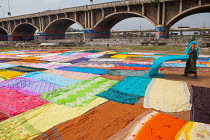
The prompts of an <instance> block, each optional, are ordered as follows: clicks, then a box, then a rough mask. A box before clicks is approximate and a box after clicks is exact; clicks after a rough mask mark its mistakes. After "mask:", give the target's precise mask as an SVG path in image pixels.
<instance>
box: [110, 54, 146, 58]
mask: <svg viewBox="0 0 210 140" xmlns="http://www.w3.org/2000/svg"><path fill="white" fill-rule="evenodd" d="M141 56H142V55H129V54H116V55H113V56H111V57H112V58H127V57H141Z"/></svg>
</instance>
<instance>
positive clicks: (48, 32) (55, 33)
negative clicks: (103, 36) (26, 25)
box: [40, 18, 84, 40]
mask: <svg viewBox="0 0 210 140" xmlns="http://www.w3.org/2000/svg"><path fill="white" fill-rule="evenodd" d="M74 23H77V24H78V25H80V26H81V27H82V28H84V26H83V25H82V24H81V23H80V22H77V21H75V20H73V19H70V18H59V19H56V20H54V21H52V22H51V23H49V24H48V25H47V26H46V28H45V29H44V31H43V32H42V33H40V39H41V40H46V39H53V40H54V39H64V38H65V32H66V30H67V29H68V28H69V27H70V26H71V25H73V24H74Z"/></svg>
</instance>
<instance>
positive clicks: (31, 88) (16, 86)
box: [0, 77, 62, 96]
mask: <svg viewBox="0 0 210 140" xmlns="http://www.w3.org/2000/svg"><path fill="white" fill-rule="evenodd" d="M0 87H3V88H7V89H10V90H16V91H19V92H21V93H25V94H28V95H33V96H40V95H41V93H44V92H49V91H52V90H55V89H58V88H61V87H62V86H59V85H56V84H52V83H48V82H44V81H39V80H35V79H30V78H24V77H18V78H13V79H9V80H5V81H2V82H0Z"/></svg>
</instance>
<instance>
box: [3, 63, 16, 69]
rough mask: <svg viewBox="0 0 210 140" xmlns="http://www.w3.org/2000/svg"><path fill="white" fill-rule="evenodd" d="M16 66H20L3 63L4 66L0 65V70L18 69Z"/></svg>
mask: <svg viewBox="0 0 210 140" xmlns="http://www.w3.org/2000/svg"><path fill="white" fill-rule="evenodd" d="M16 66H18V65H13V64H6V63H2V64H1V65H0V69H6V68H10V67H16Z"/></svg>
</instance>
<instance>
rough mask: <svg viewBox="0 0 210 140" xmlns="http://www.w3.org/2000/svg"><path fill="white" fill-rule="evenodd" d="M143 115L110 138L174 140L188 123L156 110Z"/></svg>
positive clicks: (124, 139) (111, 139) (121, 139)
mask: <svg viewBox="0 0 210 140" xmlns="http://www.w3.org/2000/svg"><path fill="white" fill-rule="evenodd" d="M142 115H143V114H141V115H140V116H138V117H137V118H136V119H135V120H134V121H132V122H131V123H130V124H129V125H128V126H126V127H125V128H123V129H122V130H120V131H119V132H118V133H117V134H115V135H113V136H112V137H110V138H109V139H108V140H127V139H129V140H131V139H132V140H156V139H162V140H174V138H175V136H176V134H177V133H178V132H179V130H181V129H182V127H183V126H184V125H185V124H186V121H183V120H180V119H178V118H175V117H173V116H170V115H166V114H162V113H158V112H156V111H153V112H148V114H146V115H144V116H142ZM126 130H127V131H126Z"/></svg>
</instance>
